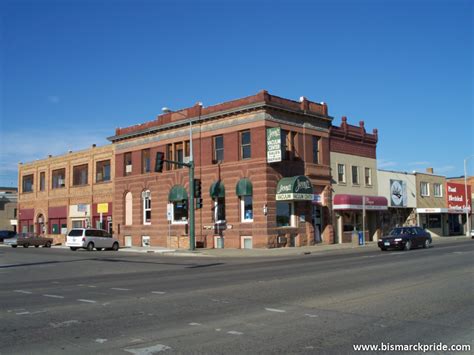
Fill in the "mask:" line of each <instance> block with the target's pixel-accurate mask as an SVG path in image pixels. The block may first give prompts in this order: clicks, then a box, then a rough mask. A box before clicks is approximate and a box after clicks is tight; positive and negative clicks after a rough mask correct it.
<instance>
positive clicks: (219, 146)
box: [214, 136, 224, 163]
mask: <svg viewBox="0 0 474 355" xmlns="http://www.w3.org/2000/svg"><path fill="white" fill-rule="evenodd" d="M214 161H215V162H216V163H220V162H222V161H224V137H223V136H216V137H214Z"/></svg>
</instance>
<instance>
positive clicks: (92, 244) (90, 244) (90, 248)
mask: <svg viewBox="0 0 474 355" xmlns="http://www.w3.org/2000/svg"><path fill="white" fill-rule="evenodd" d="M86 249H87V251H92V249H94V243H92V242H90V243H89V244H87V248H86Z"/></svg>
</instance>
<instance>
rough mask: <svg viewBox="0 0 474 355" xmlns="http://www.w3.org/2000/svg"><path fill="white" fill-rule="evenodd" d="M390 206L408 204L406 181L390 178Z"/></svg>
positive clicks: (404, 205)
mask: <svg viewBox="0 0 474 355" xmlns="http://www.w3.org/2000/svg"><path fill="white" fill-rule="evenodd" d="M390 206H392V207H406V206H407V184H406V182H405V181H402V180H392V179H390Z"/></svg>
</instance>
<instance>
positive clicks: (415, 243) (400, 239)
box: [378, 227, 432, 251]
mask: <svg viewBox="0 0 474 355" xmlns="http://www.w3.org/2000/svg"><path fill="white" fill-rule="evenodd" d="M431 243H432V239H431V234H430V233H428V232H427V231H425V230H424V229H423V228H420V227H397V228H394V229H392V230H391V231H390V233H389V234H388V236H385V237H382V238H381V239H379V240H378V246H379V248H380V249H381V250H384V251H385V250H387V249H404V250H410V249H411V248H415V247H423V248H429V247H430V245H431Z"/></svg>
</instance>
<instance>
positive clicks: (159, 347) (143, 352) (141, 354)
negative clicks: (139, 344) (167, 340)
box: [123, 344, 171, 355]
mask: <svg viewBox="0 0 474 355" xmlns="http://www.w3.org/2000/svg"><path fill="white" fill-rule="evenodd" d="M170 349H171V348H170V347H169V346H166V345H163V344H156V345H153V346H150V347H148V348H138V349H123V350H125V351H127V352H129V353H132V354H135V355H152V354H155V353H158V352H160V351H165V350H170Z"/></svg>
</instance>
